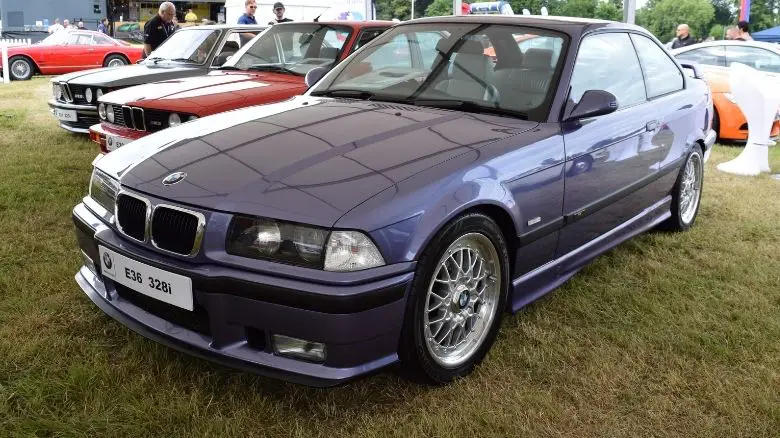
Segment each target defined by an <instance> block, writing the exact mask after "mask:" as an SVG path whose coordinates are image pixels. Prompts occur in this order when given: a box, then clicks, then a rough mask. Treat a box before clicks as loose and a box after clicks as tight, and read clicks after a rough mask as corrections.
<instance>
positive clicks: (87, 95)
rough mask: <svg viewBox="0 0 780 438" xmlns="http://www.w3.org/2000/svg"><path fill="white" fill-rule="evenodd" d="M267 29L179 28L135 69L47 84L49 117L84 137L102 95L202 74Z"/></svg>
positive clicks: (103, 70)
mask: <svg viewBox="0 0 780 438" xmlns="http://www.w3.org/2000/svg"><path fill="white" fill-rule="evenodd" d="M266 27H267V26H264V25H263V26H261V25H215V26H193V27H188V28H183V29H180V30H178V31H176V33H174V34H173V35H171V37H170V38H168V39H167V40H166V41H165V42H164V43H163V44H162V45H160V47H158V48H157V50H155V51H154V52H152V53H151V54H150V55H149V57H147V58H146V59H144V60H143V61H140V62H139V63H137V64H134V65H130V66H122V67H107V68H99V69H94V70H87V71H81V72H77V73H71V74H66V75H62V76H57V77H55V78H53V79H52V91H53V94H54V96H53V98H52V99H51V100H49V107H50V108H51V111H52V114H54V116H55V117H56V118H57V120H59V122H60V127H62V128H63V129H66V130H68V131H71V132H77V133H82V134H87V133H89V127H90V126H92V125H94V124H95V123H99V122H100V120H99V119H98V110H97V101H98V98H99V97H100V96H102V95H103V94H105V93H108V92H111V91H114V90H118V89H120V88H126V87H131V86H134V85H140V84H146V83H149V82H155V81H163V80H170V79H177V78H184V77H190V76H199V75H205V74H206V73H208V72H209V71H211V70H213V69H215V68H219V67H220V66H221V65H222V64H224V63H225V61H226V60H227V59H228V58H229V57H230V56H231V55H233V54H234V53H236V51H238V50H239V49H240V48H241V47H243V46H244V44H246V43H247V42H249V41H250V40H251V39H252V38H254V37H255V36H257V35H258V34H259V33H260V32H262V31H263V30H264V29H265V28H266Z"/></svg>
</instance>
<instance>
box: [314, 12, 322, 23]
mask: <svg viewBox="0 0 780 438" xmlns="http://www.w3.org/2000/svg"><path fill="white" fill-rule="evenodd" d="M320 17H322V14H320V15H317V18H315V19H314V22H315V23H318V22H319V21H320Z"/></svg>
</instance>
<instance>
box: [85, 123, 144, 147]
mask: <svg viewBox="0 0 780 438" xmlns="http://www.w3.org/2000/svg"><path fill="white" fill-rule="evenodd" d="M88 132H89V139H90V140H92V141H93V142H95V143H97V144H98V145H99V146H100V151H101V152H103V153H108V152H110V151H111V150H113V149H115V148H113V147H109V144H108V140H109V138H108V136H109V135H111V136H116V137H122V138H123V139H126V140H130V141H133V140H138V139H139V138H141V137H145V136H147V135H149V133H148V132H146V131H137V130H135V129H129V128H123V127H120V126H116V125H110V124H107V123H97V124H95V125H92V126H90V127H89V131H88Z"/></svg>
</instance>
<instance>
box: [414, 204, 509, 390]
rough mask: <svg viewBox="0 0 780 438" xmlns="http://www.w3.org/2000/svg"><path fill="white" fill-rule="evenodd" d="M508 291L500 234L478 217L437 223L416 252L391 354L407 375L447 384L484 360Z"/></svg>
mask: <svg viewBox="0 0 780 438" xmlns="http://www.w3.org/2000/svg"><path fill="white" fill-rule="evenodd" d="M508 290H509V253H508V250H507V245H506V241H505V239H504V236H503V234H502V232H501V229H500V228H499V227H498V225H496V223H495V221H493V220H492V219H491V218H490V217H488V216H486V215H484V214H481V213H469V214H465V215H463V216H460V217H458V218H456V219H454V220H453V221H451V222H450V223H448V224H447V225H445V226H444V227H443V228H442V230H441V231H439V232H438V233H437V234H436V236H434V237H433V238H432V239H431V241H430V243H429V244H428V246H427V248H426V249H425V250H424V251H423V252H422V255H421V256H420V259H419V262H418V268H417V272H416V275H415V279H414V282H413V283H412V290H411V294H410V296H409V300H408V302H407V310H406V315H405V317H404V326H403V331H402V335H401V344H400V347H399V356H400V358H401V361H402V363H403V364H404V366H405V367H406V369H407V370H408V371H411V372H412V373H413V375H414V376H415V377H419V378H422V380H424V381H427V382H431V383H439V384H442V383H449V382H451V381H453V380H454V379H456V378H459V377H463V376H465V375H467V374H469V373H471V371H472V370H473V369H474V367H475V366H476V365H477V364H478V363H480V362H481V361H482V359H484V357H485V355H486V354H487V352H488V350H489V349H490V347H491V346H492V344H493V341H494V340H495V338H496V335H497V334H498V328H499V326H500V322H501V317H502V315H503V312H504V309H505V308H506V300H507V294H508Z"/></svg>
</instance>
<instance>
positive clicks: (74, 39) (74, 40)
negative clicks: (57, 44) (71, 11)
mask: <svg viewBox="0 0 780 438" xmlns="http://www.w3.org/2000/svg"><path fill="white" fill-rule="evenodd" d="M78 43H79V34H77V33H72V34H70V35H68V45H69V46H75V45H76V44H78Z"/></svg>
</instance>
